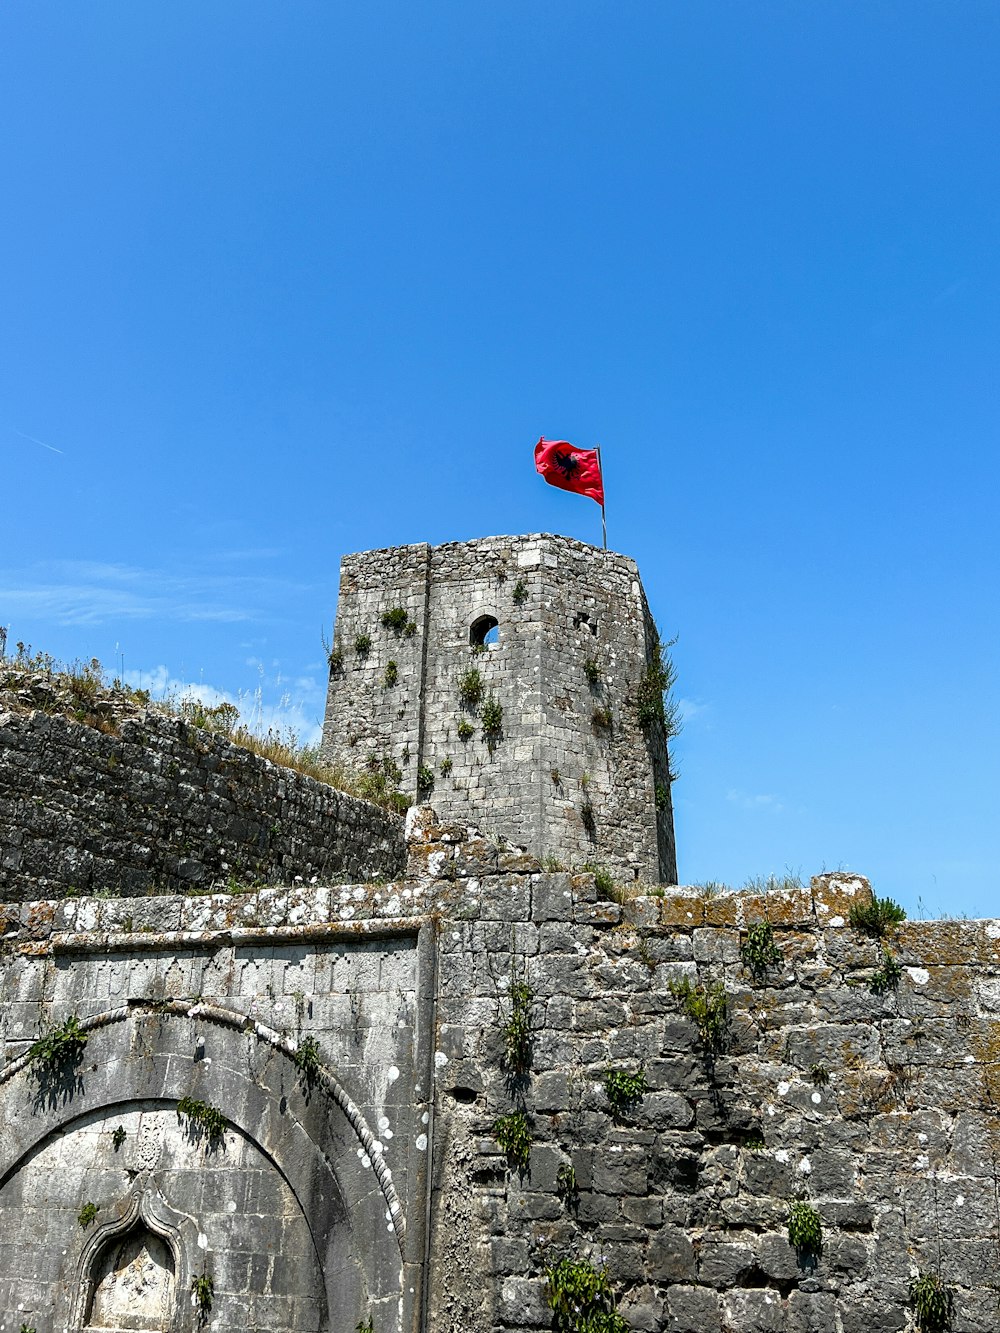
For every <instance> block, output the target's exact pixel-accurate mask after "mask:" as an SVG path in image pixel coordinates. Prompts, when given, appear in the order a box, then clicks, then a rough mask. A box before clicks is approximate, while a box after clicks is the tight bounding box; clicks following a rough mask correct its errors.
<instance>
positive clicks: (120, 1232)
mask: <svg viewBox="0 0 1000 1333" xmlns="http://www.w3.org/2000/svg"><path fill="white" fill-rule="evenodd" d="M192 1230H196V1228H195V1227H194V1223H193V1222H192V1220H191V1219H190V1218H188V1217H184V1216H183V1215H182V1214H180V1213H177V1212H176V1211H175V1210H174V1209H172V1208H170V1207H169V1205H168V1204H167V1203H166V1201H165V1200H164V1199H163V1197H162V1196H161V1195H160V1194H159V1193H158V1191H156V1190H154V1189H151V1188H149V1187H145V1188H143V1187H142V1186H139V1187H138V1188H137V1189H135V1190H134V1191H133V1193H132V1196H131V1197H130V1199H129V1200H128V1204H127V1207H126V1208H125V1210H124V1211H123V1212H121V1213H119V1214H118V1215H117V1216H113V1217H111V1218H109V1219H108V1220H106V1221H105V1222H103V1223H99V1224H98V1225H97V1226H96V1227H95V1229H94V1232H93V1234H92V1235H91V1236H90V1237H89V1239H88V1241H87V1243H86V1244H85V1246H84V1248H83V1251H82V1253H81V1255H80V1260H79V1265H78V1270H77V1282H76V1289H75V1293H74V1297H73V1308H72V1314H71V1322H70V1325H69V1327H70V1328H71V1329H72V1330H73V1333H78V1330H79V1331H80V1333H86V1331H87V1330H94V1331H95V1333H97V1330H101V1333H103V1330H105V1329H114V1330H116V1333H117V1330H119V1329H120V1330H122V1333H124V1330H127V1329H137V1330H140V1329H141V1330H151V1331H152V1333H172V1331H173V1330H174V1329H176V1328H177V1327H178V1322H179V1321H178V1313H179V1312H178V1306H179V1305H180V1300H181V1298H182V1297H183V1294H184V1293H185V1292H186V1291H187V1289H188V1287H189V1285H190V1271H189V1267H190V1266H189V1264H188V1263H187V1255H188V1254H189V1253H190V1252H191V1242H192V1241H193V1242H194V1244H195V1245H197V1238H196V1236H192V1235H191V1232H192ZM185 1233H187V1234H186V1235H185ZM185 1241H187V1244H185ZM158 1248H159V1250H160V1251H161V1253H162V1258H161V1254H160V1253H157V1249H158ZM130 1251H131V1252H130ZM144 1254H145V1256H146V1261H145V1262H143V1255H144ZM157 1270H158V1271H157ZM130 1276H131V1277H133V1278H134V1279H136V1280H137V1281H134V1282H133V1283H132V1285H131V1290H130V1289H129V1278H130ZM138 1284H142V1285H144V1286H145V1288H146V1289H145V1290H144V1291H140V1292H138V1293H137V1292H136V1289H135V1288H136V1285H138ZM126 1301H127V1302H128V1305H129V1306H131V1307H132V1309H131V1312H127V1310H126V1309H125V1308H123V1307H125V1306H126ZM136 1307H138V1308H136Z"/></svg>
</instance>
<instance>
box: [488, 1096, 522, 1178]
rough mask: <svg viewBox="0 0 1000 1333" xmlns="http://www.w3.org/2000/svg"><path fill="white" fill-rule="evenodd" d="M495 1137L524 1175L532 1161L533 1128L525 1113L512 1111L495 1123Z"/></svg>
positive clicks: (509, 1159) (499, 1117) (509, 1158)
mask: <svg viewBox="0 0 1000 1333" xmlns="http://www.w3.org/2000/svg"><path fill="white" fill-rule="evenodd" d="M493 1137H494V1138H495V1139H496V1141H497V1143H499V1145H500V1147H501V1149H502V1150H503V1151H504V1152H505V1153H506V1154H507V1159H508V1161H510V1162H511V1163H512V1164H513V1165H514V1166H516V1167H517V1169H518V1171H519V1172H520V1173H521V1174H522V1175H523V1174H524V1172H525V1171H527V1169H528V1162H529V1161H530V1160H531V1126H530V1125H529V1123H528V1117H527V1116H526V1115H525V1114H524V1112H523V1111H510V1112H509V1113H508V1114H507V1115H501V1116H497V1118H496V1120H495V1121H494V1122H493Z"/></svg>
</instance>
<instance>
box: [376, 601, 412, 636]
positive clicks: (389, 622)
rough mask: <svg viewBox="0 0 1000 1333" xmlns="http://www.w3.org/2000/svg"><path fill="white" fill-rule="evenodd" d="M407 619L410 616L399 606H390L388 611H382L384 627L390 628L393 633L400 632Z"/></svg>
mask: <svg viewBox="0 0 1000 1333" xmlns="http://www.w3.org/2000/svg"><path fill="white" fill-rule="evenodd" d="M409 619H410V617H409V616H408V615H407V614H406V612H405V611H404V610H403V608H402V607H401V606H391V607H390V608H389V610H388V611H383V612H382V624H383V625H384V626H385V628H386V629H391V630H392V631H393V633H394V634H402V632H403V631H404V630H405V629H406V626H407V623H408V622H409Z"/></svg>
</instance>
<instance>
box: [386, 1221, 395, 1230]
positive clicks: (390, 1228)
mask: <svg viewBox="0 0 1000 1333" xmlns="http://www.w3.org/2000/svg"><path fill="white" fill-rule="evenodd" d="M395 1230H396V1228H395V1226H394V1225H393V1224H392V1222H390V1223H389V1225H388V1226H387V1227H386V1231H395Z"/></svg>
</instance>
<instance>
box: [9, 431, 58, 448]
mask: <svg viewBox="0 0 1000 1333" xmlns="http://www.w3.org/2000/svg"><path fill="white" fill-rule="evenodd" d="M11 429H12V430H13V427H11ZM14 434H15V435H20V437H21V439H22V440H30V441H31V443H32V444H40V445H41V446H42V448H43V449H48V450H50V452H52V453H54V454H61V453H63V450H62V449H57V448H56V447H55V445H54V444H46V443H45V441H44V440H36V439H35V437H34V435H25V433H24V431H23V430H15V431H14Z"/></svg>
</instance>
